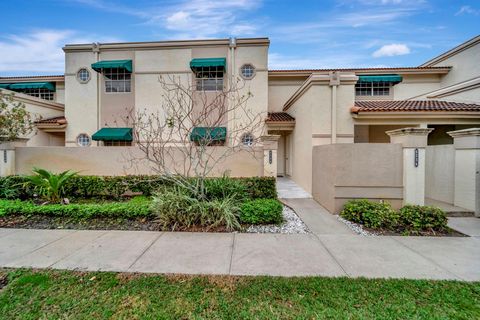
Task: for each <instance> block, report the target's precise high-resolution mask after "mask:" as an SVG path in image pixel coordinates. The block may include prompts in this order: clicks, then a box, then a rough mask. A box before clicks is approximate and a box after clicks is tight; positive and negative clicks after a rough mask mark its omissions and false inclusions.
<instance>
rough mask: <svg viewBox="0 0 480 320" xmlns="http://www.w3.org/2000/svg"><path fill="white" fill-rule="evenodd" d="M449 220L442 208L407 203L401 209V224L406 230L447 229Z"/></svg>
mask: <svg viewBox="0 0 480 320" xmlns="http://www.w3.org/2000/svg"><path fill="white" fill-rule="evenodd" d="M447 222H448V220H447V216H446V214H445V212H444V211H443V210H442V209H440V208H436V207H430V206H418V205H406V206H404V207H403V208H401V209H400V219H399V226H400V227H401V228H402V229H404V230H406V231H414V232H415V231H442V230H446V229H447Z"/></svg>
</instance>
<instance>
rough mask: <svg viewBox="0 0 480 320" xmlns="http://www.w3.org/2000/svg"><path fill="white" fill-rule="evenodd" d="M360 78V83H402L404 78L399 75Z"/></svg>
mask: <svg viewBox="0 0 480 320" xmlns="http://www.w3.org/2000/svg"><path fill="white" fill-rule="evenodd" d="M358 78H359V79H358V82H394V83H399V82H402V76H399V75H398V74H382V75H365V76H358Z"/></svg>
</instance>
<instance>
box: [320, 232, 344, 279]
mask: <svg viewBox="0 0 480 320" xmlns="http://www.w3.org/2000/svg"><path fill="white" fill-rule="evenodd" d="M312 234H313V235H314V237H315V238H317V240H318V241H319V242H320V244H321V245H322V246H323V248H325V250H327V252H328V254H329V255H330V257H332V259H333V261H335V262H336V263H337V264H338V266H339V267H340V269H342V271H343V272H344V273H345V275H346V276H347V277H349V278H351V277H352V275H350V274H349V273H348V272H347V270H345V269H344V268H343V266H342V265H341V264H340V262H339V261H338V260H337V258H335V256H334V255H333V253H332V252H330V250H329V249H328V248H327V246H326V245H325V243H323V241H322V240H321V239H320V237H319V236H318V235H317V234H315V233H312Z"/></svg>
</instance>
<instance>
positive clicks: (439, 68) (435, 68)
mask: <svg viewBox="0 0 480 320" xmlns="http://www.w3.org/2000/svg"><path fill="white" fill-rule="evenodd" d="M451 68H452V67H450V66H441V67H428V66H426V67H392V68H333V69H332V68H326V69H285V70H282V69H271V70H268V72H272V73H275V72H318V71H370V70H371V71H376V70H378V71H388V70H392V71H395V70H450V69H451Z"/></svg>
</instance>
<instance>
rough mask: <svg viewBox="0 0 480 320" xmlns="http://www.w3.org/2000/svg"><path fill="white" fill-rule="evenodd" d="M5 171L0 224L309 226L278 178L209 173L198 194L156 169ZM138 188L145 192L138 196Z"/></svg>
mask: <svg viewBox="0 0 480 320" xmlns="http://www.w3.org/2000/svg"><path fill="white" fill-rule="evenodd" d="M36 173H37V174H36V175H34V176H29V177H23V176H22V177H20V176H15V177H7V178H0V187H1V186H3V188H2V193H0V227H3V228H35V229H87V230H148V231H195V232H231V231H236V232H273V233H304V232H307V229H306V226H305V225H304V224H303V222H302V221H301V220H300V219H299V218H298V216H297V215H296V214H295V213H294V212H293V210H291V209H290V208H287V207H284V206H283V204H282V203H280V202H279V201H278V200H277V199H276V189H275V188H276V187H275V179H273V178H229V177H222V178H210V179H208V180H205V181H203V182H202V183H204V187H203V189H204V192H203V193H202V195H201V196H198V194H196V193H194V192H193V191H192V190H191V189H189V186H191V185H195V183H196V181H195V180H194V179H189V180H188V181H187V183H189V184H188V185H187V187H179V186H178V185H174V184H172V183H171V182H170V181H168V180H165V179H162V178H161V177H158V176H127V177H93V176H78V175H75V174H71V173H70V172H66V173H61V174H58V175H55V174H52V173H49V172H47V171H45V170H41V169H37V170H36ZM135 194H141V196H138V195H137V196H134V195H135Z"/></svg>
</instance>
